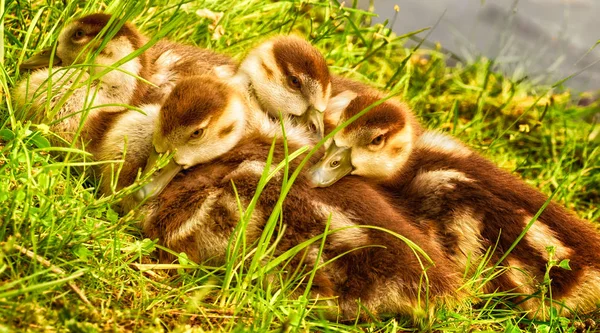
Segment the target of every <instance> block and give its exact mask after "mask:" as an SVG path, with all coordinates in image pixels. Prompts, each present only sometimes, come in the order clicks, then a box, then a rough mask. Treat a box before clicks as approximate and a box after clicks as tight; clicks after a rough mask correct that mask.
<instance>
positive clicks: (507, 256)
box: [14, 14, 600, 319]
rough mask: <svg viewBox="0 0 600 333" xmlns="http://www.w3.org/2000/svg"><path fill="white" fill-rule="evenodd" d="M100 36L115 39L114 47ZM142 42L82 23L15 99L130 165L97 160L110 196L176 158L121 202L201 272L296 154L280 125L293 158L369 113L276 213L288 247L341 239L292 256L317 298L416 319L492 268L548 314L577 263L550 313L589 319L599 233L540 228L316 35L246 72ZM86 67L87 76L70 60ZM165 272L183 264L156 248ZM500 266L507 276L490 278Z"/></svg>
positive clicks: (267, 197)
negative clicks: (337, 66) (342, 71)
mask: <svg viewBox="0 0 600 333" xmlns="http://www.w3.org/2000/svg"><path fill="white" fill-rule="evenodd" d="M107 31H113V33H114V34H113V35H112V37H111V38H110V39H109V40H108V42H106V43H104V45H103V43H102V40H103V39H102V38H101V37H102V35H103V34H104V33H105V32H107ZM147 42H148V38H146V37H145V36H143V35H142V34H141V33H140V32H138V30H137V29H136V28H135V27H134V26H133V25H132V24H130V23H125V22H122V21H120V20H119V19H118V18H116V17H114V16H111V15H108V14H92V15H87V16H84V17H82V18H80V19H78V20H75V21H74V22H72V23H70V24H69V25H67V26H66V27H65V28H64V29H63V30H62V31H61V33H60V35H59V38H58V44H57V46H56V48H55V51H54V52H52V51H44V52H43V53H42V54H40V55H38V56H35V57H33V58H32V59H30V60H28V61H26V62H24V63H23V64H22V65H21V68H23V69H37V70H36V71H34V72H32V73H31V75H30V76H29V77H28V78H27V79H26V80H23V81H22V82H20V83H19V84H18V85H17V87H16V88H15V90H14V95H15V100H16V102H17V104H18V105H19V107H20V108H21V109H22V110H24V111H25V114H28V115H31V118H33V119H34V121H37V122H50V121H52V124H53V125H52V126H51V127H52V130H53V131H54V132H55V133H58V134H59V135H60V137H62V138H63V139H64V140H66V141H68V142H71V141H73V140H76V141H77V144H82V146H83V147H85V149H86V150H87V151H89V152H90V153H92V154H93V156H94V158H95V159H97V160H98V161H114V160H120V159H121V160H124V162H123V163H104V164H100V165H101V166H100V167H99V175H100V178H99V179H100V191H99V192H100V193H101V194H103V195H110V194H113V193H114V192H115V191H118V190H120V189H123V188H125V187H127V186H130V185H132V184H134V183H136V182H137V181H138V180H139V177H140V175H142V174H144V173H148V172H153V171H154V170H156V166H155V162H156V161H157V160H158V156H160V155H161V154H168V153H172V155H173V158H172V159H171V160H170V161H169V162H168V164H167V165H166V166H164V167H163V168H162V169H160V171H158V172H156V173H155V174H153V176H152V180H151V182H150V183H148V184H146V185H145V186H144V187H142V188H141V189H140V190H139V191H137V192H135V193H134V194H132V195H131V196H129V197H127V198H125V199H123V201H122V202H121V203H120V209H121V211H122V212H123V213H125V212H128V211H130V210H134V209H135V210H136V211H138V212H139V215H140V216H141V220H142V222H141V227H142V229H143V232H144V233H145V235H146V236H147V237H149V238H152V239H158V240H159V242H160V243H161V244H162V245H164V246H166V247H167V248H170V249H171V250H173V251H174V252H175V253H179V252H184V253H186V254H187V256H188V258H190V259H191V260H193V261H196V262H210V263H212V264H222V263H223V262H224V261H225V258H226V253H227V250H228V249H227V248H228V245H229V244H231V243H230V239H231V238H232V237H233V236H232V234H233V232H234V230H235V228H236V225H237V224H238V222H239V221H240V219H241V215H240V214H241V213H240V209H239V207H238V201H237V198H239V199H240V201H241V204H242V206H243V207H246V206H247V205H248V203H249V202H250V201H251V200H252V198H253V197H254V194H255V192H256V190H257V187H258V186H259V180H260V179H261V176H262V175H263V171H264V169H265V167H266V165H267V164H266V159H267V156H268V155H269V152H270V151H271V147H272V144H273V141H274V140H275V141H276V143H275V145H274V150H273V151H272V154H273V164H272V168H274V166H275V165H277V163H279V162H280V161H283V160H284V159H286V156H287V155H286V149H285V147H284V144H283V131H282V124H281V121H283V127H284V128H285V141H286V142H287V149H288V150H289V151H290V152H293V151H295V150H297V149H299V148H301V147H304V146H306V145H314V144H315V143H316V142H317V141H318V140H320V139H321V138H323V136H324V134H325V133H328V132H331V131H332V130H333V129H334V128H336V127H337V125H339V124H342V123H344V122H346V121H347V120H348V119H350V118H352V117H353V116H355V115H356V114H358V113H359V112H361V111H362V110H364V109H365V108H368V107H372V108H371V109H370V110H369V111H368V112H367V113H365V114H364V115H362V116H361V117H359V118H358V119H356V120H355V121H354V122H352V123H350V124H349V125H347V126H346V127H345V128H343V129H341V130H338V132H337V133H336V134H335V135H334V136H333V137H332V138H330V139H329V140H327V141H326V143H325V146H326V147H327V148H326V151H324V152H320V154H321V155H320V159H319V160H317V159H318V157H317V158H313V159H312V160H311V161H310V162H309V164H311V165H310V167H309V168H306V170H305V171H303V172H302V173H301V174H300V176H299V177H298V178H297V179H296V181H295V184H294V185H293V186H292V188H291V190H290V191H289V193H287V197H286V199H285V200H284V201H283V203H282V213H281V214H282V217H283V222H284V223H285V228H283V229H281V230H280V231H279V232H281V233H282V234H281V235H279V236H278V238H279V239H280V240H279V243H278V251H286V250H289V249H292V248H294V247H295V246H297V245H298V244H301V243H302V242H305V241H307V240H309V239H311V238H313V237H315V236H318V235H320V234H322V233H323V232H324V231H325V230H326V228H329V230H332V231H333V232H332V233H331V234H329V235H328V236H327V238H326V243H325V247H324V249H323V252H322V254H321V255H318V253H319V248H320V244H318V242H316V243H312V244H311V245H308V247H306V248H305V249H304V250H303V252H301V253H299V254H298V255H297V256H296V257H297V259H296V258H295V259H294V260H295V261H294V265H303V267H306V268H307V269H308V270H310V269H312V268H313V267H315V266H317V268H318V270H317V271H316V272H317V273H316V275H315V278H314V283H313V287H312V289H311V292H312V294H313V296H315V297H322V298H330V299H333V300H335V302H336V305H337V306H336V307H335V309H336V310H335V314H338V315H339V316H340V317H341V318H344V319H351V318H356V317H357V316H360V317H364V316H366V315H367V313H370V314H372V315H379V314H401V315H412V316H418V315H419V314H423V312H424V310H429V311H430V310H431V309H433V308H434V307H435V305H437V304H440V303H444V302H452V301H456V300H460V299H461V298H462V297H465V296H469V294H470V293H469V290H468V289H469V288H461V286H463V284H464V283H465V278H466V279H469V278H470V277H472V275H473V274H474V273H475V271H479V273H478V274H480V273H481V272H482V271H483V272H484V273H486V274H482V275H481V278H480V280H485V281H484V282H485V283H483V282H482V289H481V290H479V292H494V291H501V292H506V293H511V294H513V295H514V296H515V297H514V298H512V301H513V302H515V303H516V305H517V306H519V307H520V308H522V309H523V310H526V311H529V312H530V315H531V316H532V317H539V316H541V312H540V311H542V310H541V309H542V308H543V306H541V305H542V303H543V302H548V298H543V297H541V295H540V293H541V292H542V291H540V290H541V288H540V286H541V285H543V284H544V276H545V273H546V271H547V269H548V263H549V261H550V260H555V261H556V262H560V261H562V260H566V259H568V260H569V265H570V270H567V269H562V268H559V267H554V268H552V269H551V270H550V272H549V274H550V275H549V276H550V279H551V284H550V287H551V290H552V297H551V300H552V301H553V302H554V306H555V307H557V308H558V309H559V311H560V313H563V314H567V313H570V312H571V311H579V312H588V311H591V310H594V309H596V306H597V304H598V302H599V301H600V234H599V233H598V232H597V230H595V229H594V227H593V226H592V225H591V223H589V222H587V221H584V220H581V219H579V218H577V217H576V216H575V215H574V214H572V213H571V212H568V211H567V210H566V209H565V208H563V207H561V206H560V205H558V204H556V203H554V202H550V203H549V204H547V206H546V207H545V209H544V210H543V211H542V212H541V214H539V216H537V219H536V220H535V222H533V223H530V222H532V221H533V220H534V217H535V216H536V215H537V214H538V211H540V209H541V208H542V207H543V206H544V205H545V204H546V203H547V202H546V201H547V200H548V199H547V197H546V196H545V195H544V194H542V193H541V192H539V191H537V190H536V189H533V188H532V187H530V186H528V185H527V184H525V183H524V182H523V181H521V180H520V179H519V178H517V177H515V176H513V175H511V174H509V173H507V172H505V171H504V170H502V169H500V168H498V167H497V166H496V165H494V164H493V163H491V162H490V161H488V160H487V159H485V158H483V157H481V156H480V155H479V154H478V153H477V152H475V151H473V150H472V149H470V148H468V147H467V146H465V145H463V144H462V143H461V142H459V141H457V140H456V139H455V138H453V137H450V136H448V135H445V134H442V133H439V132H436V131H430V130H425V129H424V128H423V127H422V126H421V125H420V124H419V122H418V121H417V119H416V118H415V116H414V114H413V113H412V111H411V110H410V109H409V108H408V107H407V106H406V105H405V104H403V103H401V102H399V101H398V100H396V99H387V100H385V101H384V102H383V103H380V104H378V105H375V106H374V104H375V103H376V102H377V101H380V100H382V99H383V98H384V97H385V95H384V94H383V93H382V92H380V91H378V90H376V89H374V88H371V87H369V86H367V85H364V84H361V83H358V82H355V81H351V80H349V79H345V78H342V77H338V76H335V75H332V74H330V73H329V70H328V67H327V64H326V61H325V59H324V57H323V55H322V54H321V53H320V52H319V51H318V50H317V49H316V48H315V47H313V46H312V45H311V44H310V43H308V42H307V41H306V40H304V39H302V38H299V37H294V36H277V37H275V38H271V39H268V40H267V41H265V42H263V43H262V44H260V45H258V46H257V47H256V48H254V49H253V50H251V51H250V52H249V53H248V54H247V56H246V57H245V58H244V59H243V60H242V61H241V63H240V64H236V63H235V62H234V61H233V60H232V59H230V58H229V57H227V56H224V55H221V54H217V53H214V52H212V51H209V50H206V49H201V48H198V47H193V46H187V45H181V44H177V43H173V42H169V41H166V40H161V41H159V42H158V43H156V44H154V45H153V46H151V47H149V48H147V49H145V50H144V51H143V52H137V54H135V56H132V53H135V52H136V50H140V49H142V48H144V47H145V45H146V43H147ZM90 59H92V60H90ZM86 61H87V62H92V66H73V65H79V64H83V63H86ZM49 65H52V66H51V68H48V66H49ZM40 68H41V69H40ZM149 83H151V84H149ZM49 93H50V94H49ZM48 99H50V100H48ZM124 104H129V105H133V106H136V107H138V108H139V109H141V111H143V112H139V111H138V110H131V109H125V108H124V107H122V105H124ZM47 105H50V106H51V108H46V106H47ZM51 110H52V111H51ZM280 115H281V116H280ZM57 119H58V120H57ZM80 127H81V129H82V130H81V132H80V133H79V135H76V134H77V133H78V129H79V128H80ZM289 163H290V165H291V167H292V168H295V167H298V166H299V164H300V162H299V159H293V160H291V161H289ZM283 178H284V177H283V174H282V172H278V173H275V175H274V176H273V178H272V179H271V180H270V181H269V182H268V183H267V184H266V185H265V186H264V188H262V193H261V195H260V197H259V198H258V202H257V204H256V208H255V209H254V211H253V212H252V216H251V217H250V220H249V222H248V226H247V228H246V232H245V237H246V238H247V241H248V242H253V241H256V240H257V239H259V238H260V235H261V233H262V230H263V228H264V226H265V224H266V222H267V220H268V218H269V216H270V213H271V211H272V210H273V208H274V207H275V206H276V205H277V204H278V200H279V198H280V196H281V194H282V182H283V181H284V179H283ZM232 184H235V188H234V187H233V186H232ZM358 226H362V227H358ZM527 227H528V228H529V229H528V230H527V233H525V234H524V237H523V238H522V239H521V240H520V242H518V244H517V245H516V246H514V248H513V244H514V243H515V241H516V240H517V239H518V238H519V237H520V236H522V233H524V231H525V230H526V228H527ZM384 229H386V230H387V231H386V230H384ZM409 243H413V244H414V245H417V246H418V247H419V248H420V249H422V250H423V251H424V253H426V256H425V255H423V254H421V253H420V252H419V251H415V250H414V249H413V244H411V245H410V246H409ZM550 246H552V247H553V248H554V250H553V251H550V252H549V251H548V247H550ZM334 258H337V259H335V260H333V261H331V259H334ZM160 260H161V261H163V262H171V261H173V260H175V258H174V256H172V255H171V254H169V253H167V252H161V253H160ZM325 263H327V264H326V265H325ZM498 263H500V266H502V267H503V269H501V270H498V269H496V270H494V268H496V265H497V264H498ZM486 277H487V278H486ZM473 285H474V284H473ZM472 289H475V288H472ZM471 291H473V290H471ZM542 300H544V301H542ZM544 305H547V304H544Z"/></svg>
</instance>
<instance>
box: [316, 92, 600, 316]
mask: <svg viewBox="0 0 600 333" xmlns="http://www.w3.org/2000/svg"><path fill="white" fill-rule="evenodd" d="M377 97H378V96H377V95H372V94H363V95H358V96H357V97H355V98H352V97H351V98H346V104H344V103H343V102H340V101H336V100H335V99H336V98H335V97H334V98H332V103H333V105H336V107H337V109H336V110H333V112H332V115H333V116H336V115H337V117H339V122H340V123H341V122H342V121H344V120H346V119H348V118H350V117H351V116H352V115H355V114H356V113H358V112H360V111H361V110H363V109H364V108H366V107H367V106H369V105H371V104H372V103H373V102H374V101H376V99H377ZM344 98H345V97H344ZM409 111H410V110H409V109H407V108H406V107H403V106H402V105H398V104H396V103H394V102H391V103H390V102H385V103H383V104H381V105H380V106H378V107H376V108H373V109H372V110H371V111H370V112H369V113H367V114H366V115H364V116H363V117H361V118H359V119H358V120H357V121H356V122H355V123H353V124H352V125H350V126H348V127H347V128H346V129H344V130H342V131H340V132H339V133H338V134H337V135H336V136H335V137H334V140H333V143H332V144H331V146H330V148H329V149H330V150H328V152H327V153H326V156H325V157H324V158H323V160H322V161H320V162H319V163H318V164H317V165H316V166H315V167H314V168H313V169H312V171H311V175H312V179H313V183H314V184H316V185H317V186H319V185H321V186H323V185H324V186H327V185H330V184H331V183H332V182H335V179H339V177H343V175H344V174H348V173H350V174H353V175H357V176H362V177H364V178H366V179H370V180H371V181H372V182H373V183H374V184H377V185H378V186H379V188H380V189H381V190H382V191H383V192H385V193H388V194H389V195H390V196H391V197H392V198H393V202H394V203H395V204H396V205H398V206H401V207H409V208H410V209H409V210H408V211H407V214H408V216H410V217H411V218H410V219H409V220H411V221H413V223H416V225H417V226H418V227H419V228H420V229H421V230H423V231H424V232H425V233H427V234H429V235H430V236H431V237H434V238H436V239H437V241H438V242H440V243H441V244H444V245H445V252H446V254H447V255H448V256H449V257H450V258H451V259H453V261H454V262H455V263H456V264H458V265H459V267H460V268H461V269H462V270H463V271H471V272H473V271H474V270H475V268H476V267H477V265H478V264H479V262H478V259H481V257H482V256H483V255H484V254H485V253H486V251H487V250H488V249H489V248H492V249H493V250H494V253H493V255H492V257H491V260H490V261H489V262H487V263H486V265H487V267H492V266H494V265H495V264H496V263H497V262H499V261H500V259H501V258H502V257H503V256H504V255H506V258H505V260H504V261H503V262H502V263H501V266H506V267H509V268H508V270H507V271H506V272H505V273H504V274H500V275H499V276H497V277H496V278H494V279H493V280H492V282H491V283H488V284H487V285H486V286H485V290H487V291H489V292H490V291H494V290H497V289H499V290H500V291H504V292H506V291H515V292H517V293H523V294H533V293H536V292H537V291H538V287H539V285H541V284H542V283H543V282H544V273H545V272H546V265H547V264H548V261H549V259H553V260H558V261H557V262H560V261H561V260H563V259H569V260H570V264H571V268H572V270H565V269H561V268H558V267H555V268H552V269H551V271H550V278H551V279H552V283H551V287H552V297H553V299H554V300H556V301H560V302H564V304H565V305H566V306H567V307H568V308H569V309H573V310H579V311H583V312H586V311H590V310H592V309H594V308H595V304H596V303H598V301H600V284H598V283H597V281H599V279H600V266H599V263H600V260H599V259H600V254H599V253H600V236H599V234H598V232H597V231H596V230H595V229H594V228H593V227H592V226H591V225H590V223H588V222H587V221H583V220H580V219H578V218H576V217H575V216H574V215H573V214H572V213H570V212H567V211H566V210H565V209H564V208H563V207H561V206H560V205H558V204H556V203H554V202H551V203H550V204H549V205H548V206H547V207H546V209H545V210H544V211H543V212H542V213H541V215H540V216H539V218H538V219H537V221H536V222H535V223H533V225H532V226H531V228H530V229H529V231H528V233H527V234H526V235H525V236H524V238H523V239H522V240H521V241H520V242H519V243H518V245H517V246H516V247H515V248H514V249H513V250H512V251H511V252H510V253H509V252H508V251H509V249H510V247H511V245H512V244H513V243H514V242H515V241H516V240H517V238H518V237H519V235H520V234H521V233H522V232H523V231H524V230H525V227H526V225H527V224H528V223H529V222H530V221H531V220H532V218H533V217H534V216H535V215H536V214H537V212H538V211H539V210H540V209H541V208H542V207H543V205H544V203H545V202H546V200H547V197H546V196H545V195H544V194H542V193H540V192H539V191H537V190H536V189H533V188H531V187H530V186H528V185H527V184H525V183H524V182H523V181H521V180H520V179H518V178H516V177H515V176H513V175H510V174H508V173H507V172H505V171H503V170H501V169H500V168H498V167H497V166H495V165H494V164H493V163H491V162H490V161H488V160H487V159H485V158H483V157H481V156H480V155H479V154H477V153H476V152H474V151H473V150H471V149H469V148H467V147H465V146H464V145H463V144H461V143H460V142H458V141H457V140H456V139H454V138H451V137H449V136H447V135H444V134H441V133H437V132H433V131H426V132H423V133H422V134H421V133H420V132H419V131H418V130H417V131H415V130H414V129H411V127H412V126H411V124H412V123H413V121H412V120H411V117H412V116H411V115H410V113H409ZM328 112H329V110H328ZM342 157H343V158H342ZM340 161H346V163H345V164H348V165H346V168H345V169H344V171H343V172H339V171H338V170H342V168H340V167H338V164H339V162H340ZM332 163H333V164H332ZM336 163H337V164H336ZM334 165H335V167H333V166H334ZM548 246H554V247H555V254H554V257H553V258H550V257H549V254H548V252H547V247H548ZM584 290H587V292H584ZM517 300H518V301H520V302H522V303H521V304H519V305H520V306H521V307H523V308H524V309H526V310H530V311H531V314H532V315H533V316H540V315H541V314H540V313H539V312H537V311H538V310H540V303H541V301H540V300H539V299H538V298H535V296H534V298H529V299H519V298H518V299H517ZM561 310H562V311H563V312H565V313H566V312H567V310H566V308H563V309H561Z"/></svg>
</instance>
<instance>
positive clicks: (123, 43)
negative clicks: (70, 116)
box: [94, 34, 152, 105]
mask: <svg viewBox="0 0 600 333" xmlns="http://www.w3.org/2000/svg"><path fill="white" fill-rule="evenodd" d="M147 41H148V39H147V38H145V37H144V36H142V35H139V34H138V35H137V36H135V37H129V38H125V37H121V38H119V39H117V40H114V41H112V42H111V43H110V44H109V45H107V47H106V48H105V50H103V51H102V53H101V54H100V55H98V57H97V59H96V63H97V64H98V66H96V67H95V68H94V72H95V73H101V72H103V71H106V70H109V71H108V73H106V74H104V75H103V76H102V77H101V78H100V82H101V89H102V90H103V95H104V96H105V100H106V101H103V102H104V103H106V104H109V103H116V104H121V103H124V102H125V103H127V104H130V105H140V104H141V103H142V101H143V98H144V95H145V94H146V92H147V91H148V88H149V87H148V84H147V83H146V82H144V81H147V80H149V79H150V77H151V75H152V63H151V61H150V59H149V56H148V54H147V53H148V52H147V51H144V52H142V53H140V54H139V55H138V56H137V57H135V58H133V59H131V60H129V61H127V62H125V63H123V64H121V65H120V66H118V68H114V67H113V66H114V63H115V61H114V59H123V58H125V57H127V56H129V55H130V54H132V53H133V52H136V51H137V50H139V49H140V48H141V47H143V46H144V45H145V44H146V43H147Z"/></svg>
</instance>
